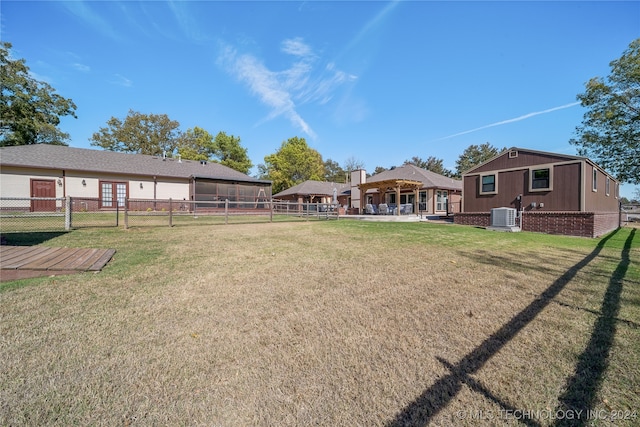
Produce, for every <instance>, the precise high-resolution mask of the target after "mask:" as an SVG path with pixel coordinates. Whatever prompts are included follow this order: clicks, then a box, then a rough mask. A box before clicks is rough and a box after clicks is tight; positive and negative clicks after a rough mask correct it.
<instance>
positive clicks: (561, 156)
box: [462, 147, 617, 181]
mask: <svg viewBox="0 0 640 427" xmlns="http://www.w3.org/2000/svg"><path fill="white" fill-rule="evenodd" d="M511 151H522V152H524V153H532V154H540V155H542V156H549V157H554V158H556V159H563V160H566V161H572V160H579V161H585V162H587V163H590V164H592V165H593V166H595V167H596V168H598V169H600V170H601V171H602V172H603V173H604V174H605V175H607V176H609V177H610V178H611V179H613V180H615V181H617V179H616V178H615V177H614V176H613V175H611V174H609V173H608V172H607V171H605V170H604V169H603V168H602V167H601V166H598V164H596V163H595V162H594V161H593V160H591V159H589V158H588V157H582V156H573V155H571V154H559V153H551V152H548V151H539V150H531V149H529V148H519V147H511V148H509V149H507V150H504V151H502V152H500V153H498V154H496V155H495V156H493V157H491V158H490V159H489V160H486V161H484V162H482V163H480V164H479V165H476V166H474V167H472V168H471V169H469V170H467V171H466V172H464V173H463V174H462V175H463V176H464V175H469V174H472V173H474V171H477V170H478V169H480V168H482V167H484V166H485V165H487V164H489V163H491V162H493V161H494V160H496V159H498V158H500V157H503V156H507V155H509V152H511Z"/></svg>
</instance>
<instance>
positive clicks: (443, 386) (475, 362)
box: [387, 229, 633, 427]
mask: <svg viewBox="0 0 640 427" xmlns="http://www.w3.org/2000/svg"><path fill="white" fill-rule="evenodd" d="M619 231H620V230H619V229H618V230H616V231H614V232H612V233H611V234H609V235H607V236H606V237H604V238H603V239H602V240H601V241H600V242H599V243H598V245H597V246H596V248H594V250H593V251H592V252H591V253H590V254H589V255H587V256H586V257H584V258H583V259H582V260H581V261H580V262H578V263H576V264H575V265H574V266H572V267H571V268H569V270H567V271H566V272H565V273H564V274H562V275H561V276H560V277H558V278H557V279H556V280H555V281H554V282H553V283H552V284H551V285H550V286H549V287H548V288H547V289H546V290H545V291H544V292H542V293H541V294H540V295H539V296H538V297H537V298H536V299H535V300H534V301H532V302H531V303H530V304H529V305H528V306H527V307H526V308H524V310H522V311H521V312H519V313H518V314H516V315H515V316H514V317H513V318H511V320H510V321H509V322H507V323H505V324H504V325H503V326H502V327H501V328H500V329H498V330H497V331H496V332H494V333H493V334H492V335H491V336H489V337H488V338H487V339H486V340H484V341H483V342H482V343H481V344H480V345H479V346H478V347H476V348H475V349H473V350H472V351H471V352H470V353H468V354H467V355H466V356H464V357H463V358H462V359H461V360H460V361H459V362H458V363H456V364H451V363H449V362H447V361H445V360H443V359H439V360H440V362H441V363H443V365H444V366H446V367H447V368H448V370H449V371H450V373H449V374H448V375H445V376H443V377H441V378H440V379H438V381H436V382H435V383H434V384H433V385H432V386H431V387H429V388H428V389H426V390H425V391H424V392H423V393H422V394H421V395H420V396H418V397H417V398H416V399H415V400H414V401H413V402H411V403H410V404H409V405H407V406H406V407H405V408H404V409H403V410H402V411H401V412H400V413H398V414H397V415H396V417H395V418H394V419H393V420H392V421H391V422H389V423H388V424H387V426H389V427H400V426H424V425H427V424H429V422H431V421H432V419H433V417H435V416H436V415H437V414H438V413H439V412H440V411H441V410H442V409H444V408H445V407H446V406H447V405H448V404H449V402H450V401H451V400H453V399H454V398H455V396H456V395H457V394H458V393H459V392H460V390H461V389H462V386H463V384H467V385H468V386H469V387H470V388H471V389H472V390H474V391H476V392H479V393H481V394H483V395H484V396H485V397H486V398H487V399H489V400H491V401H493V402H494V403H496V404H498V405H500V406H501V408H502V409H504V410H513V409H514V408H513V407H512V406H511V405H510V404H509V403H508V402H505V401H503V400H501V399H500V398H498V397H497V396H495V395H493V394H492V393H491V391H490V390H488V389H486V388H485V387H483V386H482V384H480V383H478V381H477V380H474V379H473V378H471V375H472V374H474V373H476V372H477V371H479V370H480V369H481V368H482V367H483V366H484V364H485V363H486V362H487V361H488V360H489V359H491V358H492V357H493V356H494V355H495V354H496V353H498V352H499V351H500V350H501V349H502V348H503V347H504V346H505V345H506V344H507V343H508V342H509V341H511V340H512V339H513V338H514V337H515V336H516V335H517V334H518V333H519V332H520V331H521V330H522V329H523V328H524V327H525V326H527V325H528V324H529V323H530V322H531V321H533V320H534V319H535V317H536V316H537V315H538V314H540V312H542V310H544V309H545V308H546V307H547V306H548V305H549V304H550V303H551V302H552V301H553V299H554V298H555V297H556V296H557V295H558V294H559V293H560V292H561V291H562V289H564V287H565V286H566V285H567V283H569V282H570V281H571V280H572V279H573V278H574V277H575V276H576V274H577V273H578V272H579V271H580V270H582V269H583V268H584V267H586V266H587V265H588V264H589V263H590V262H591V261H593V260H594V259H595V258H596V257H597V256H598V254H599V253H600V252H601V251H602V249H603V248H604V246H605V245H606V243H607V242H608V241H609V239H611V238H612V237H613V236H615V235H616V234H617V233H618V232H619ZM632 239H633V235H632V236H630V237H629V238H628V239H627V244H626V245H625V247H626V246H627V245H628V246H630V244H631V243H630V242H631V240H632ZM626 257H627V258H626V262H625V260H624V253H623V261H622V262H621V265H623V264H624V265H625V267H624V272H626V266H628V264H629V261H628V258H629V254H628V250H627V255H626ZM619 270H620V271H619ZM624 272H623V271H622V268H621V267H620V266H619V267H618V269H617V270H616V273H614V277H620V274H622V275H624ZM612 280H614V279H612ZM615 281H616V283H619V282H621V279H620V280H619V279H615ZM619 286H620V287H621V284H620V285H619ZM612 287H613V288H615V286H609V288H612ZM619 293H620V290H617V291H616V290H608V291H607V295H605V304H603V310H604V309H605V308H604V305H606V306H607V307H609V308H607V310H614V307H613V306H614V305H615V306H616V307H615V312H614V314H615V313H617V305H616V304H617V303H618V301H619ZM615 295H617V297H616V296H615ZM611 317H615V316H603V318H606V319H607V320H605V322H610V321H611ZM600 328H601V330H602V331H603V333H602V334H600V335H602V336H604V337H605V338H606V339H604V340H603V342H602V343H600V340H598V341H597V342H598V344H595V345H598V346H599V345H603V344H604V345H607V344H608V345H609V347H610V345H611V341H612V339H613V338H612V336H613V330H614V329H613V330H612V329H611V328H613V327H612V326H608V324H607V323H605V324H604V325H602V326H601V327H600ZM607 330H609V332H607ZM592 341H593V340H592ZM588 351H589V347H588V348H587V350H586V351H585V353H587V352H588ZM596 351H600V350H599V349H595V348H594V349H593V350H591V352H592V353H594V354H595V353H596ZM608 351H609V349H608V348H607V350H606V353H605V354H604V356H605V357H606V355H608ZM594 354H588V355H587V356H586V358H588V359H589V360H594V361H596V362H597V361H598V360H599V359H600V358H599V357H596V356H594ZM600 364H601V365H602V362H600ZM579 365H580V363H579ZM603 371H604V369H602V372H603ZM577 372H579V371H577ZM601 376H602V373H600V374H598V375H596V379H597V380H598V381H599V379H600V378H601ZM573 382H575V386H573V387H572V385H571V384H570V385H569V390H568V392H570V393H569V394H568V395H567V399H569V398H570V399H571V402H573V399H574V397H577V396H579V395H581V394H582V393H583V391H581V390H582V388H583V387H589V386H592V385H595V384H594V382H593V380H592V381H589V382H587V383H584V382H580V381H572V383H573ZM572 389H574V390H575V391H571V390H572ZM588 394H589V395H595V391H593V392H590V393H588ZM592 398H593V396H592ZM589 405H591V402H589ZM583 406H584V405H583ZM520 421H521V422H523V423H525V424H526V425H529V426H538V425H540V424H539V423H538V422H536V421H535V420H530V419H522V420H520Z"/></svg>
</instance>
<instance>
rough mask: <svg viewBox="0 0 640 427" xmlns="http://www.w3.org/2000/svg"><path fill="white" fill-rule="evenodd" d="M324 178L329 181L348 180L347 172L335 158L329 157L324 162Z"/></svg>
mask: <svg viewBox="0 0 640 427" xmlns="http://www.w3.org/2000/svg"><path fill="white" fill-rule="evenodd" d="M324 180H325V181H329V182H346V180H347V172H345V170H344V169H342V168H341V167H340V164H339V163H338V162H336V161H334V160H331V159H327V160H326V161H325V162H324Z"/></svg>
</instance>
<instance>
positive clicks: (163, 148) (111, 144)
mask: <svg viewBox="0 0 640 427" xmlns="http://www.w3.org/2000/svg"><path fill="white" fill-rule="evenodd" d="M179 127H180V123H178V122H177V121H175V120H171V119H169V117H168V116H167V115H166V114H142V113H139V112H137V111H133V110H129V114H127V117H126V118H125V119H124V121H123V120H120V119H118V118H116V117H111V118H110V119H109V120H108V121H107V127H103V128H100V130H99V131H98V132H96V133H94V134H93V136H92V137H91V138H90V139H89V140H90V141H91V145H94V146H97V147H102V148H103V149H105V150H109V151H121V152H125V153H137V154H149V155H152V156H159V155H163V154H166V155H167V156H173V153H174V151H175V150H176V148H177V147H178V143H179V137H180V130H179Z"/></svg>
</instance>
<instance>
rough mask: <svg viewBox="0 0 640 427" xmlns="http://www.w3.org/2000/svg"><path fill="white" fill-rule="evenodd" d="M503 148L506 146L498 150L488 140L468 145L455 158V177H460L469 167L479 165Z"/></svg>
mask: <svg viewBox="0 0 640 427" xmlns="http://www.w3.org/2000/svg"><path fill="white" fill-rule="evenodd" d="M505 150H506V147H505V148H503V149H502V150H499V149H498V148H496V147H494V146H492V145H491V144H489V143H488V142H485V143H484V144H480V145H470V146H469V147H467V148H466V149H465V150H464V151H463V152H462V154H460V157H458V160H456V173H455V177H457V178H459V177H461V176H462V174H463V173H465V172H466V171H468V170H469V169H471V168H473V167H475V166H477V165H479V164H480V163H482V162H486V161H487V160H489V159H490V158H492V157H494V156H497V155H498V154H500V153H501V152H503V151H505Z"/></svg>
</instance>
